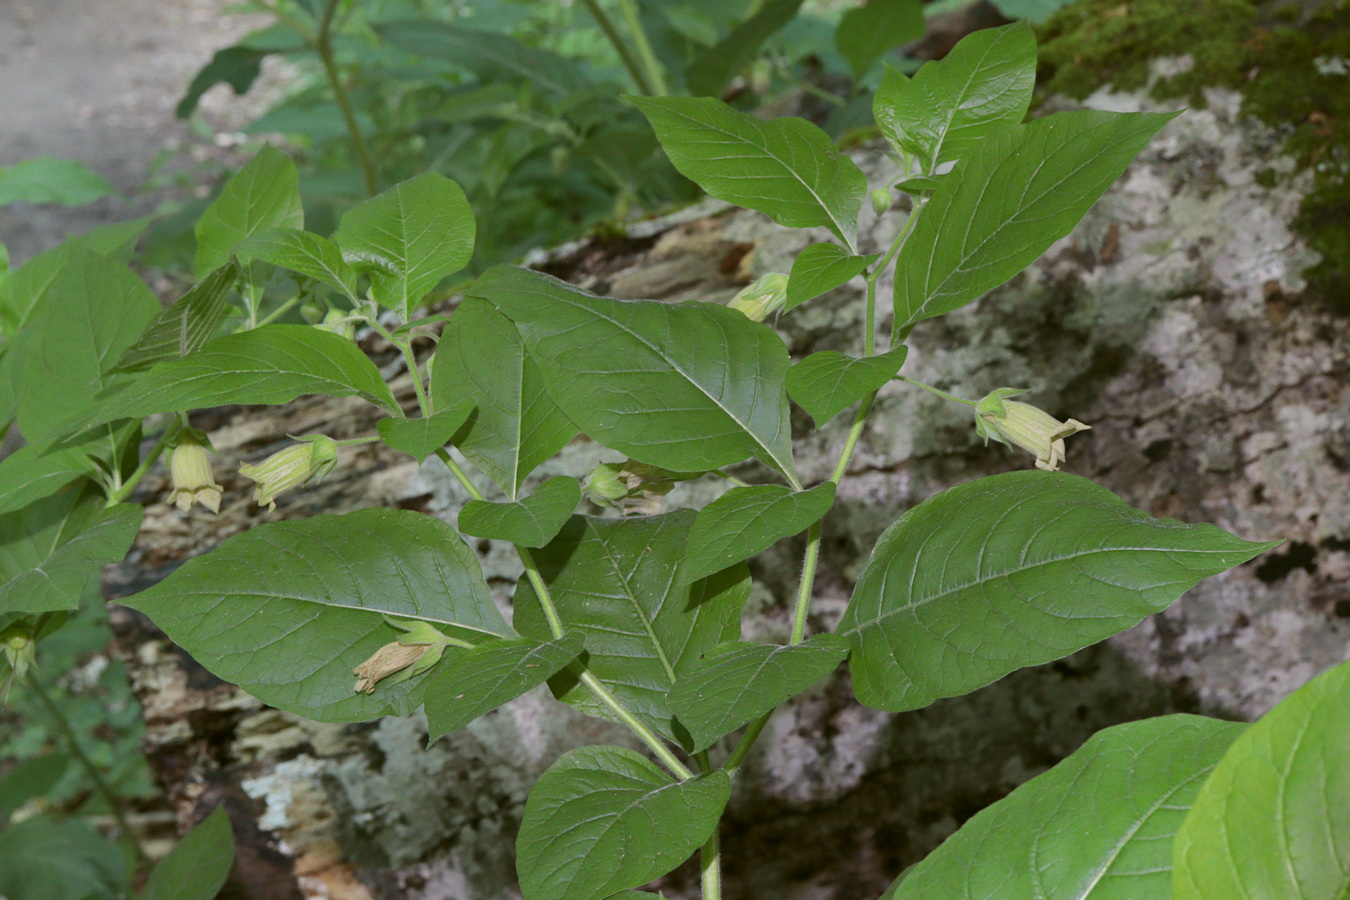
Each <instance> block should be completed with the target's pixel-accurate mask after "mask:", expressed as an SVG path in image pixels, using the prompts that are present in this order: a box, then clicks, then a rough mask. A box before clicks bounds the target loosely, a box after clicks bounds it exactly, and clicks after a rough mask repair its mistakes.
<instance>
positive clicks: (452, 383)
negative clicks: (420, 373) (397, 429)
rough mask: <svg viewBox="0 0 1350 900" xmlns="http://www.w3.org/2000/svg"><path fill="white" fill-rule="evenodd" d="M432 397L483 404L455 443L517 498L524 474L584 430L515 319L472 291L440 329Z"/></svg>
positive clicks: (439, 405)
mask: <svg viewBox="0 0 1350 900" xmlns="http://www.w3.org/2000/svg"><path fill="white" fill-rule="evenodd" d="M431 398H432V401H433V402H434V403H435V404H436V408H437V409H442V408H445V407H446V406H448V405H450V404H457V403H460V402H462V401H468V402H472V403H474V404H476V409H474V411H473V413H472V414H471V415H470V416H469V421H468V422H467V423H466V424H465V425H464V426H463V427H461V428H460V429H459V431H458V432H457V433H456V434H455V436H454V443H455V446H456V447H458V448H459V449H460V450H461V451H462V452H463V453H464V455H465V456H467V457H468V458H469V460H470V461H471V462H472V463H473V464H474V465H475V466H477V467H478V468H479V469H481V470H482V471H483V473H484V474H485V475H487V476H488V477H489V478H491V479H492V480H493V482H495V483H496V485H497V487H499V488H501V489H502V490H503V491H505V492H506V495H507V497H509V498H511V499H512V500H514V499H515V497H516V492H517V491H519V490H520V484H521V482H522V481H524V480H525V476H527V475H529V474H530V472H532V471H534V469H535V467H536V466H538V465H539V464H540V463H542V462H543V461H544V460H546V459H548V458H549V457H551V456H552V455H553V454H555V453H557V452H558V451H559V450H561V449H562V448H563V446H564V445H565V444H566V443H567V442H568V441H570V440H571V439H572V438H573V437H574V436H575V435H576V433H577V429H576V426H574V425H573V424H572V422H571V421H570V420H569V419H568V418H567V416H565V415H563V412H562V410H560V409H558V407H557V405H556V404H555V403H554V402H553V401H552V400H551V399H549V395H548V393H547V392H546V391H545V389H544V376H543V374H542V373H541V372H540V371H539V366H538V365H536V364H535V361H534V360H533V359H531V357H530V354H529V353H528V352H526V350H525V344H524V342H522V341H521V339H520V334H519V333H518V332H517V331H516V328H515V326H514V325H512V324H511V320H510V319H508V318H506V316H504V315H502V314H501V313H499V312H497V310H495V309H493V308H492V305H491V304H489V303H485V302H483V301H482V300H475V299H473V298H466V299H465V300H464V301H463V302H462V303H460V306H459V309H458V310H456V311H455V314H454V315H453V316H452V317H451V318H450V324H449V325H447V326H446V327H445V331H444V332H443V333H442V334H441V342H440V344H439V345H438V346H437V348H436V356H435V360H434V364H433V366H432V375H431Z"/></svg>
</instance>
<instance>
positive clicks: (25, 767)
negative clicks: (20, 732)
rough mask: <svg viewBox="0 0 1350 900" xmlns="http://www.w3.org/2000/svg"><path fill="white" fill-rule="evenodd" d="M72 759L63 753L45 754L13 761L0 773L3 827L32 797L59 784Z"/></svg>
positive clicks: (40, 794)
mask: <svg viewBox="0 0 1350 900" xmlns="http://www.w3.org/2000/svg"><path fill="white" fill-rule="evenodd" d="M70 763H71V758H70V757H69V756H67V755H66V754H64V753H57V752H51V753H44V754H42V755H41V756H35V757H33V758H31V759H25V760H23V761H22V762H18V763H15V764H14V767H13V768H11V769H9V770H8V771H6V772H5V774H4V775H0V826H5V825H8V824H9V818H10V816H11V815H13V814H14V812H15V811H16V810H18V809H20V808H21V807H22V806H24V804H26V803H27V802H28V801H29V800H32V799H33V798H35V797H41V796H43V795H44V794H47V793H49V792H50V791H51V790H52V788H54V787H56V785H57V782H59V781H60V780H61V777H62V776H63V775H65V774H66V771H67V770H68V769H69V768H70Z"/></svg>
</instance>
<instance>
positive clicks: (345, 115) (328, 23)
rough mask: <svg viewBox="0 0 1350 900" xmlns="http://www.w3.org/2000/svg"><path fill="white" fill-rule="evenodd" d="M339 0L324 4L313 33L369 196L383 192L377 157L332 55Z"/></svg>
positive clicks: (316, 47) (316, 49) (315, 44)
mask: <svg viewBox="0 0 1350 900" xmlns="http://www.w3.org/2000/svg"><path fill="white" fill-rule="evenodd" d="M337 5H338V0H328V5H327V6H326V7H324V11H323V17H322V18H321V19H320V20H319V32H318V34H316V35H315V36H314V44H313V46H314V52H315V53H317V54H318V55H319V61H320V62H321V63H323V70H324V74H326V75H327V76H328V86H329V87H330V88H332V90H333V97H334V98H335V99H336V100H337V105H338V110H339V111H340V112H341V113H342V121H343V122H344V123H346V125H347V134H348V136H349V137H350V138H351V142H352V150H353V152H355V153H356V160H357V162H358V163H359V164H360V166H361V177H362V179H363V180H364V181H365V186H366V196H367V197H374V196H375V195H376V194H378V193H379V192H380V182H379V178H378V176H377V175H376V174H375V160H374V159H373V158H372V157H371V155H370V148H369V147H367V146H366V138H365V135H363V134H362V133H361V126H360V125H358V124H357V122H356V113H355V112H354V111H353V110H352V101H351V98H350V97H349V96H348V95H347V88H346V87H345V86H344V85H343V83H342V75H341V73H340V72H338V67H337V59H336V58H335V57H334V56H333V33H332V26H333V13H334V12H336V10H337Z"/></svg>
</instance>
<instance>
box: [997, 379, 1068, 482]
mask: <svg viewBox="0 0 1350 900" xmlns="http://www.w3.org/2000/svg"><path fill="white" fill-rule="evenodd" d="M1025 393H1026V391H1024V390H1021V389H1019V388H999V389H998V390H995V391H991V392H989V393H988V394H986V395H985V396H984V398H983V399H982V400H980V402H979V403H978V404H976V406H975V430H976V431H977V432H978V433H979V435H980V437H982V438H984V442H985V443H986V444H987V443H989V439H990V438H993V439H994V440H996V441H998V442H1000V443H1003V444H1007V445H1008V446H1010V447H1011V446H1016V447H1021V448H1022V449H1023V450H1026V451H1027V452H1028V453H1030V454H1032V455H1033V456H1035V457H1036V468H1038V469H1044V470H1045V471H1047V472H1054V471H1056V470H1057V469H1058V468H1059V466H1060V463H1062V462H1064V439H1065V438H1067V437H1069V436H1070V435H1072V434H1077V433H1078V432H1080V431H1088V430H1090V429H1091V428H1092V426H1091V425H1084V424H1083V423H1082V422H1080V421H1078V420H1077V419H1067V420H1065V421H1063V422H1061V421H1060V420H1058V419H1056V418H1055V417H1054V416H1052V415H1050V414H1049V413H1048V412H1045V411H1044V410H1042V409H1038V408H1036V407H1034V406H1032V405H1031V404H1029V403H1020V402H1018V401H1016V400H1009V399H1007V398H1009V397H1015V396H1017V395H1019V394H1025Z"/></svg>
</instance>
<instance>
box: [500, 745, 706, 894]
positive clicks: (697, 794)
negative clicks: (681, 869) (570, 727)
mask: <svg viewBox="0 0 1350 900" xmlns="http://www.w3.org/2000/svg"><path fill="white" fill-rule="evenodd" d="M730 795H731V779H730V778H728V777H727V774H726V772H723V771H722V770H720V769H717V770H714V771H712V772H709V773H707V774H706V775H700V776H698V777H696V778H691V779H689V780H688V781H682V782H675V781H672V780H671V779H670V776H668V775H666V774H665V773H664V772H662V771H661V770H660V769H658V768H657V767H656V765H655V764H654V763H652V762H649V761H648V760H647V759H646V758H644V757H642V756H640V755H639V754H637V753H635V752H633V751H632V750H627V749H624V748H622V747H579V748H577V749H576V750H571V751H569V752H568V753H565V754H564V755H563V756H562V758H561V759H559V760H558V761H557V762H556V763H554V764H553V765H551V766H549V768H548V771H546V772H544V774H543V775H541V776H540V777H539V780H538V781H537V782H535V785H534V787H533V788H532V789H531V790H530V797H529V799H528V800H526V801H525V816H524V818H523V819H522V820H521V823H520V836H519V837H518V838H517V840H516V871H517V872H518V873H519V875H520V891H521V894H523V895H524V897H525V900H601V898H605V897H609V896H610V895H611V894H614V893H617V892H618V891H621V890H624V889H625V888H631V887H637V886H639V885H643V884H646V883H647V882H648V881H651V880H652V879H653V878H657V877H659V876H661V875H664V874H666V873H667V872H669V871H670V870H671V869H674V868H675V867H676V866H678V865H679V864H680V863H682V862H684V861H685V860H686V859H688V858H689V856H690V855H691V854H692V853H693V852H694V851H695V850H696V849H698V847H699V846H700V845H701V844H702V843H703V842H704V841H706V840H707V839H708V836H709V835H710V834H712V830H713V829H714V828H716V827H717V821H718V819H719V818H720V817H721V815H722V810H723V808H724V807H725V806H726V803H727V799H728V798H729V797H730Z"/></svg>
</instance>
